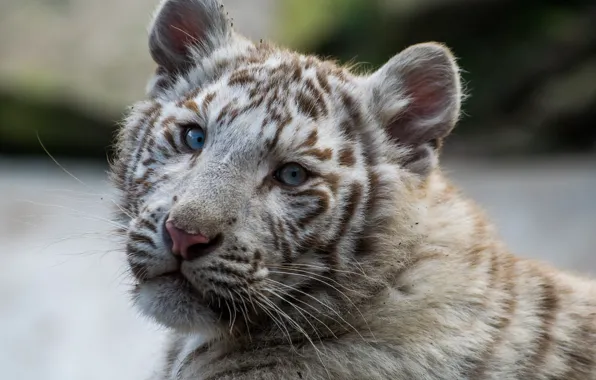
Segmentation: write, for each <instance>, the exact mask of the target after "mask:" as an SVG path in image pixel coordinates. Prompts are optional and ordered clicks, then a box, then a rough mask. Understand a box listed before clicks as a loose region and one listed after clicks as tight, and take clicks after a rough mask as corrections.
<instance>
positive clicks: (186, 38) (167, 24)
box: [149, 0, 233, 75]
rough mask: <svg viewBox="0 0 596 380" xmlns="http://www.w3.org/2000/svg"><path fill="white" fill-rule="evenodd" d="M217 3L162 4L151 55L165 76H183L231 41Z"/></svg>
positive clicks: (182, 0) (174, 0) (181, 0)
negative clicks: (198, 59) (201, 59)
mask: <svg viewBox="0 0 596 380" xmlns="http://www.w3.org/2000/svg"><path fill="white" fill-rule="evenodd" d="M232 33H233V30H232V27H231V24H230V21H229V20H228V18H227V16H226V13H225V11H224V9H223V5H221V3H220V2H219V1H218V0H162V2H161V3H160V4H159V6H158V7H157V10H156V11H155V14H154V17H153V21H152V23H151V26H150V33H149V51H150V53H151V57H152V58H153V60H154V61H155V62H156V63H157V64H158V65H159V69H158V70H160V71H161V72H162V73H163V74H170V75H171V74H174V73H177V72H184V71H185V70H187V69H188V67H189V66H190V65H191V64H192V62H193V60H196V59H197V58H200V57H201V56H207V55H209V54H210V53H211V52H213V50H215V49H217V48H218V47H220V46H223V45H225V44H226V43H227V42H228V41H229V40H230V39H231V37H232Z"/></svg>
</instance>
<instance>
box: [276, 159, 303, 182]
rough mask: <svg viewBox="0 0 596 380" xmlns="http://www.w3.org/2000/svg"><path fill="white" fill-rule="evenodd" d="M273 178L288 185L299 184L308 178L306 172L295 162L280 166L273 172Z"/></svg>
mask: <svg viewBox="0 0 596 380" xmlns="http://www.w3.org/2000/svg"><path fill="white" fill-rule="evenodd" d="M274 177H275V179H277V180H278V181H279V182H281V183H283V184H285V185H288V186H300V185H302V184H303V183H304V182H306V180H307V179H308V172H307V171H306V169H304V168H303V167H302V166H300V165H298V164H296V163H293V162H291V163H289V164H285V165H283V166H281V167H280V168H279V169H277V170H276V171H275V173H274Z"/></svg>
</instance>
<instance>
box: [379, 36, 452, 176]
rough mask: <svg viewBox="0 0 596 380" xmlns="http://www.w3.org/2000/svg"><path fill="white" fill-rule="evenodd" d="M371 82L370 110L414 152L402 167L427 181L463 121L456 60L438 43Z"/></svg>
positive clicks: (406, 53) (408, 52) (403, 57)
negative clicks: (442, 149) (444, 145)
mask: <svg viewBox="0 0 596 380" xmlns="http://www.w3.org/2000/svg"><path fill="white" fill-rule="evenodd" d="M370 79H371V82H372V93H373V105H372V107H373V108H374V110H375V113H376V114H377V115H378V118H379V120H380V121H381V123H382V125H383V127H384V128H385V131H386V132H387V135H388V136H389V137H390V139H391V140H392V141H393V142H395V143H396V144H399V145H403V146H407V147H408V148H410V149H411V154H410V156H409V157H408V159H407V160H406V162H404V166H406V167H407V168H408V169H409V170H411V171H413V172H415V173H418V174H420V175H427V174H428V173H429V172H430V171H431V170H432V168H433V167H434V166H435V165H436V163H437V155H438V153H437V150H438V147H439V146H440V144H441V142H442V140H443V139H444V138H445V137H446V136H447V135H449V133H450V132H451V130H452V129H453V127H454V126H455V124H456V122H457V120H458V118H459V115H460V106H461V99H462V90H461V81H460V76H459V69H458V67H457V64H456V62H455V59H454V57H453V55H452V54H451V52H450V51H449V49H447V48H446V47H444V46H443V45H441V44H438V43H423V44H417V45H413V46H410V47H409V48H407V49H405V50H403V51H402V52H401V53H399V54H397V55H396V56H394V57H393V58H392V59H390V60H389V61H388V62H387V63H386V64H385V65H383V66H382V67H381V68H380V69H379V70H378V71H376V72H375V73H374V74H372V76H371V78H370Z"/></svg>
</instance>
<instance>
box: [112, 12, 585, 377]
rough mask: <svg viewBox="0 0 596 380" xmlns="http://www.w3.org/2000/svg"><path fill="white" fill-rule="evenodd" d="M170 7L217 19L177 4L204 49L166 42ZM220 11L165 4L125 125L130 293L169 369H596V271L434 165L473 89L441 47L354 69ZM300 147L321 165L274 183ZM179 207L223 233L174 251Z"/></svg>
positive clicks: (201, 372) (508, 372) (523, 373)
mask: <svg viewBox="0 0 596 380" xmlns="http://www.w3.org/2000/svg"><path fill="white" fill-rule="evenodd" d="M178 6H183V9H184V10H185V12H186V13H180V12H173V11H177V9H176V7H178ZM168 7H174V8H168ZM193 12H196V14H194V13H193ZM213 12H220V13H217V15H214V14H213ZM172 14H176V15H185V14H188V15H189V16H193V17H194V16H196V17H195V18H192V17H191V21H192V20H199V21H201V20H202V21H201V22H199V21H196V22H197V24H196V25H202V26H203V27H205V28H207V29H205V30H203V29H201V30H193V27H192V26H193V25H195V24H193V23H192V22H191V23H188V22H186V21H188V20H186V21H185V22H182V21H180V20H179V19H176V20H174V21H177V22H179V24H180V25H179V26H180V27H185V28H187V30H186V31H187V32H188V33H187V34H188V35H190V36H191V37H193V39H191V40H190V42H189V43H190V44H191V45H192V46H191V48H189V49H186V50H184V49H182V50H180V49H179V48H180V46H179V45H176V44H173V45H172V46H173V47H170V48H168V49H166V48H165V47H164V46H163V45H164V44H167V43H168V41H170V42H171V43H173V42H176V41H171V38H173V37H172V36H170V35H169V34H168V30H167V29H164V30H161V29H160V27H161V26H160V25H162V24H161V23H162V21H163V25H171V24H172V22H173V21H172V20H169V19H166V20H160V17H166V16H168V15H172ZM180 17H182V16H180ZM226 20H227V19H226V17H225V12H224V11H223V10H222V9H221V7H220V6H219V4H218V3H217V2H216V0H169V1H164V2H162V4H161V5H160V8H159V10H158V12H156V18H155V21H154V23H153V27H152V28H153V32H152V36H153V37H152V38H153V40H152V44H151V48H152V54H153V56H154V58H155V59H156V61H157V62H158V63H159V64H160V69H159V70H158V71H157V72H156V75H155V77H154V78H153V79H152V80H151V82H150V84H149V88H148V99H147V100H145V101H141V102H139V103H137V104H135V105H134V106H133V107H132V108H131V110H130V112H129V114H128V116H127V119H126V120H125V122H124V125H123V127H122V129H121V132H120V134H119V136H118V139H117V147H118V157H117V160H116V162H115V163H114V165H113V167H112V179H113V181H114V183H115V185H116V186H117V188H118V189H119V190H120V192H121V198H122V203H121V207H120V212H119V215H118V217H119V218H120V219H121V220H122V221H124V222H125V223H127V225H128V226H129V227H128V229H127V230H126V231H123V232H124V233H125V234H126V237H127V241H126V246H125V250H126V254H127V257H128V261H129V264H130V271H131V274H132V276H133V278H134V279H135V280H136V283H137V285H136V286H135V288H134V290H133V296H134V300H135V302H136V304H137V306H138V307H139V308H140V309H141V310H142V311H143V313H145V314H146V315H148V316H150V317H152V318H154V319H155V320H156V321H158V322H159V323H161V324H163V325H165V326H167V327H169V328H171V329H172V340H171V344H170V346H169V348H168V354H167V355H166V363H165V364H164V366H163V368H162V370H161V372H160V375H159V380H169V379H172V380H173V379H181V380H186V379H188V380H190V379H203V380H207V379H210V380H214V379H218V380H223V379H272V380H273V379H347V380H349V379H353V380H356V379H429V380H430V379H433V380H438V379H470V380H471V379H474V380H476V379H478V380H480V379H495V380H496V379H499V380H500V379H519V380H521V379H536V380H547V379H549V380H555V379H561V380H568V379H578V380H579V379H596V365H595V363H594V362H595V360H596V317H595V316H596V286H595V283H594V282H592V281H591V280H589V279H584V278H582V277H580V276H574V275H570V274H567V273H563V272H560V271H557V270H555V269H553V268H550V267H548V266H546V265H544V264H541V263H537V262H533V261H528V260H523V259H520V258H517V257H515V256H513V255H511V254H510V253H509V252H508V251H507V249H506V247H505V246H504V245H503V244H502V243H501V242H500V240H499V238H498V236H497V234H496V232H495V231H494V230H493V228H492V226H491V225H490V223H489V222H488V221H487V218H486V217H485V216H484V215H483V213H482V211H481V210H479V208H478V207H477V206H476V205H475V204H474V203H473V202H472V201H470V200H467V199H466V198H465V197H463V196H462V195H461V194H460V193H459V192H458V190H457V189H456V188H455V187H453V186H452V185H451V184H450V183H449V181H448V180H447V179H446V178H445V176H444V175H443V174H442V172H441V170H440V168H439V166H438V164H437V162H436V153H437V150H438V147H439V146H440V144H441V141H442V139H443V137H445V136H446V135H447V134H448V133H449V131H450V130H451V128H453V125H454V124H455V120H456V119H457V115H458V113H459V102H460V99H461V89H460V85H459V77H458V74H457V67H456V66H455V63H454V61H453V59H452V57H451V56H450V54H449V53H448V51H447V50H446V48H443V47H441V46H438V45H431V44H427V45H419V46H417V47H414V48H412V49H413V50H412V49H410V50H407V51H406V52H404V53H401V54H400V55H398V56H396V58H394V59H393V60H391V61H390V62H389V63H388V64H387V65H385V66H384V67H383V68H381V69H379V70H378V71H377V72H375V73H372V74H370V75H368V74H366V75H357V74H354V73H351V72H350V71H349V70H348V69H346V68H342V67H339V66H337V65H336V64H334V63H332V62H329V61H322V60H319V59H318V58H315V57H312V56H305V55H301V54H298V53H295V52H291V51H287V50H284V49H280V48H277V47H274V46H272V45H270V44H266V43H257V44H254V43H252V42H250V41H248V40H246V39H244V38H243V37H241V36H239V35H237V34H236V33H235V32H233V31H232V30H231V27H230V25H229V24H226V25H221V24H217V23H221V22H225V23H229V22H228V21H226ZM183 21H184V20H183ZM213 23H216V25H212V24H213ZM189 25H190V26H189ZM174 37H175V36H174ZM182 47H185V46H184V45H182ZM176 49H178V50H176ZM177 54H183V55H184V54H186V56H184V57H186V58H185V59H182V58H181V56H179V55H177ZM176 65H184V66H176ZM182 68H183V69H182ZM418 68H422V69H423V70H418ZM174 69H178V71H176V70H174ZM433 73H434V74H436V76H433ZM450 78H452V79H453V80H452V81H449V80H448V79H450ZM442 81H444V83H446V84H445V85H444V86H443V87H441V86H439V87H437V86H436V84H437V83H439V84H440V83H443V82H442ZM421 86H423V87H421ZM424 86H426V87H424ZM433 86H435V87H433ZM437 94H438V95H441V96H440V97H438V95H437ZM435 95H437V96H435ZM189 124H198V125H200V126H201V127H203V128H204V129H205V131H206V135H207V138H206V143H205V146H204V148H203V150H202V151H201V152H191V151H189V149H188V148H186V147H185V145H184V142H183V128H184V126H186V125H189ZM431 127H432V129H431ZM425 128H426V129H425ZM286 162H297V163H300V164H301V165H303V166H304V167H305V168H307V169H308V170H309V171H310V173H311V177H310V178H309V180H308V181H307V182H306V183H305V184H304V185H301V186H298V187H288V186H284V185H281V184H279V183H278V182H276V181H275V179H274V178H273V177H272V175H271V173H272V172H274V171H275V169H276V168H278V167H279V165H281V164H283V163H286ZM168 216H169V217H170V218H174V220H176V222H177V223H178V225H179V226H182V227H183V228H185V229H187V230H189V231H191V230H192V231H198V230H200V231H201V233H203V234H205V235H207V236H215V235H217V234H221V236H223V241H222V243H221V246H219V248H218V249H217V250H216V251H215V252H213V253H211V254H210V255H208V256H206V257H203V258H201V259H200V260H195V261H189V262H183V263H182V265H180V263H179V262H178V260H177V259H176V258H175V257H174V256H173V255H172V254H171V253H170V252H168V247H167V245H166V242H165V241H164V238H163V237H162V236H163V223H164V220H165V218H166V217H168Z"/></svg>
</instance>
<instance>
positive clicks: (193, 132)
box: [184, 126, 205, 150]
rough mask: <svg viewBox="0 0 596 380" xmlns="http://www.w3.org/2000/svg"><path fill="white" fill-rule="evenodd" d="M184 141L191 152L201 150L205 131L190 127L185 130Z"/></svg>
mask: <svg viewBox="0 0 596 380" xmlns="http://www.w3.org/2000/svg"><path fill="white" fill-rule="evenodd" d="M184 141H185V142H186V145H187V146H188V147H189V148H190V149H192V150H201V149H203V145H205V131H204V130H203V128H201V127H199V126H192V127H189V128H187V129H186V132H185V133H184Z"/></svg>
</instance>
